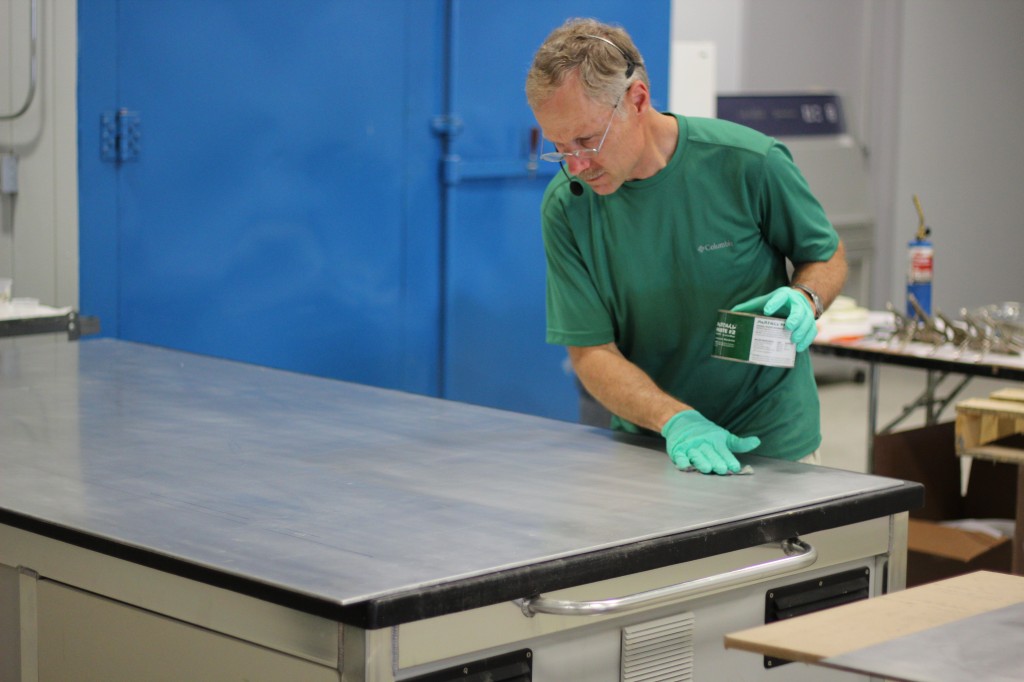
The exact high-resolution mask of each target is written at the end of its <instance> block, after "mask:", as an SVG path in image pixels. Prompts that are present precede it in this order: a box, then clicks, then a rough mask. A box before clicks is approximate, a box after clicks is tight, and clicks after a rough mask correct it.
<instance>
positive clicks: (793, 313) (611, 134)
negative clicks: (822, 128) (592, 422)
mask: <svg viewBox="0 0 1024 682" xmlns="http://www.w3.org/2000/svg"><path fill="white" fill-rule="evenodd" d="M526 94H527V99H528V101H529V103H530V107H531V108H532V109H533V113H534V115H535V117H536V119H537V122H538V124H539V125H540V127H541V130H542V132H543V135H544V139H545V140H547V141H549V143H548V144H553V145H554V151H551V150H550V147H549V149H548V150H547V153H545V154H544V155H543V156H542V158H544V159H545V160H547V161H557V162H559V163H561V164H562V171H563V172H562V173H561V174H559V175H557V176H556V177H555V178H554V179H553V180H552V182H551V184H550V185H549V186H548V188H547V191H546V192H545V194H544V200H543V203H542V207H541V215H542V224H543V235H544V247H545V253H546V257H547V318H548V322H547V340H548V342H549V343H555V344H560V345H564V346H566V347H567V348H568V351H569V357H570V358H571V360H572V364H573V368H574V370H575V372H576V375H577V376H578V377H579V379H580V381H581V382H582V384H583V386H584V387H585V388H586V390H587V391H588V392H589V393H590V394H591V395H593V396H594V397H595V398H596V399H597V400H598V401H599V402H600V403H601V404H602V405H604V406H605V407H606V408H607V409H608V410H609V411H610V412H611V413H612V414H613V415H614V416H613V419H612V426H613V427H614V428H618V429H623V430H628V431H650V432H659V433H661V434H662V435H663V436H664V437H665V439H666V449H667V451H668V454H669V456H670V457H671V459H672V461H673V462H674V463H675V465H676V466H677V467H679V468H681V469H687V468H690V467H693V468H695V469H698V470H699V471H701V472H703V473H711V472H714V473H718V474H725V473H729V472H736V471H739V469H740V464H739V461H738V460H737V459H736V457H735V453H745V452H753V453H756V454H759V455H764V456H768V457H777V458H782V459H788V460H801V459H805V460H806V459H808V458H809V457H814V456H816V452H817V449H818V447H819V445H820V444H821V430H820V409H819V403H818V393H817V388H816V386H815V383H814V375H813V372H812V369H811V363H810V359H809V357H808V353H807V352H806V351H807V347H808V346H809V345H810V343H811V341H812V340H813V339H814V335H815V332H816V326H815V320H816V319H817V318H818V317H819V316H820V315H821V313H822V312H823V311H824V309H825V308H826V307H827V306H828V305H829V304H830V303H831V302H832V300H833V299H834V298H835V297H836V296H837V295H838V293H839V291H840V289H841V288H842V285H843V282H844V281H845V278H846V259H845V255H844V249H843V245H842V243H841V242H840V240H839V237H838V235H837V234H836V231H835V229H834V228H833V227H832V225H831V224H830V223H829V221H828V219H827V218H826V216H825V212H824V210H823V209H822V207H821V204H820V203H819V202H818V201H817V200H816V199H815V198H814V196H813V195H812V194H811V192H810V190H809V188H808V186H807V182H806V181H805V180H804V178H803V176H802V175H801V173H800V171H799V170H798V169H797V167H796V165H795V164H794V163H793V160H792V158H791V156H790V154H789V151H788V150H787V149H786V148H785V147H784V146H782V145H781V144H780V143H779V142H778V141H777V140H774V139H772V138H770V137H767V136H765V135H762V134H761V133H758V132H756V131H754V130H751V129H749V128H746V127H744V126H739V125H736V124H733V123H729V122H725V121H719V120H715V119H702V118H690V117H685V116H677V115H672V114H663V113H661V112H658V111H656V110H655V109H654V108H653V107H652V104H651V99H650V84H649V82H648V77H647V71H646V69H645V68H644V63H643V58H642V57H641V56H640V53H639V52H638V51H637V49H636V47H635V46H634V45H633V42H632V40H631V39H630V37H629V35H628V34H627V33H626V32H625V31H624V30H622V29H621V28H618V27H614V26H609V25H606V24H602V23H599V22H597V21H594V20H590V19H575V20H570V21H568V22H566V24H565V25H563V26H561V27H560V28H558V29H556V30H555V31H554V32H553V33H552V34H551V35H550V36H548V38H547V39H546V40H545V42H544V44H543V45H542V46H541V47H540V49H539V50H538V51H537V54H536V56H535V57H534V62H533V65H532V67H531V69H530V72H529V74H528V76H527V81H526ZM567 167H568V168H567ZM787 260H788V261H790V262H791V263H792V265H793V268H794V270H793V274H792V277H790V276H789V274H788V270H787ZM723 309H733V310H739V311H745V312H753V313H757V314H764V315H774V316H777V317H784V318H785V319H786V323H785V325H786V329H788V330H789V331H790V333H791V335H792V340H793V342H794V344H795V345H796V347H797V360H796V365H795V366H794V367H793V368H791V369H787V368H779V367H766V366H762V365H755V364H747V363H741V362H730V361H726V360H722V359H716V358H713V357H711V354H712V348H713V343H714V329H715V321H716V320H717V317H718V311H719V310H723Z"/></svg>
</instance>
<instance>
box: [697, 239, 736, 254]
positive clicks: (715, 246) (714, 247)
mask: <svg viewBox="0 0 1024 682" xmlns="http://www.w3.org/2000/svg"><path fill="white" fill-rule="evenodd" d="M730 246H732V242H728V241H726V242H715V243H714V244H701V245H700V246H698V247H697V253H704V252H705V251H717V250H718V249H725V248H728V247H730Z"/></svg>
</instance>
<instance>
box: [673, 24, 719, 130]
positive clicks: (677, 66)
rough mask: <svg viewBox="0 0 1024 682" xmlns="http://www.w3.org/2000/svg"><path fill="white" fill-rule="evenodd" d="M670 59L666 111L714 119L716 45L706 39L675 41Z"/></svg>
mask: <svg viewBox="0 0 1024 682" xmlns="http://www.w3.org/2000/svg"><path fill="white" fill-rule="evenodd" d="M669 59H670V63H671V68H670V74H669V75H670V81H669V105H668V108H669V111H671V112H672V113H674V114H682V115H683V116H703V117H706V118H714V117H715V112H716V109H717V101H716V99H715V44H714V43H713V42H711V41H707V40H674V41H672V54H671V55H670V58H669Z"/></svg>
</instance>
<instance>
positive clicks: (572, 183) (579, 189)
mask: <svg viewBox="0 0 1024 682" xmlns="http://www.w3.org/2000/svg"><path fill="white" fill-rule="evenodd" d="M558 165H559V166H561V167H562V172H563V173H565V177H567V178H569V191H570V192H572V194H573V196H576V197H578V196H581V195H582V194H583V183H582V182H580V181H579V180H577V179H576V178H574V177H572V176H571V175H569V171H567V170H565V164H564V163H562V162H561V161H559V163H558Z"/></svg>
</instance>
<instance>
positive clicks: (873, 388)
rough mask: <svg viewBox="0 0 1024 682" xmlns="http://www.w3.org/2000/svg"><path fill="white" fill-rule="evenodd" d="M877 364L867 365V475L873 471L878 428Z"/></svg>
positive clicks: (870, 363) (878, 369)
mask: <svg viewBox="0 0 1024 682" xmlns="http://www.w3.org/2000/svg"><path fill="white" fill-rule="evenodd" d="M879 371H880V368H879V366H878V363H877V362H869V363H868V461H867V473H869V474H870V473H872V472H874V470H875V430H876V428H877V426H878V373H879Z"/></svg>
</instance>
